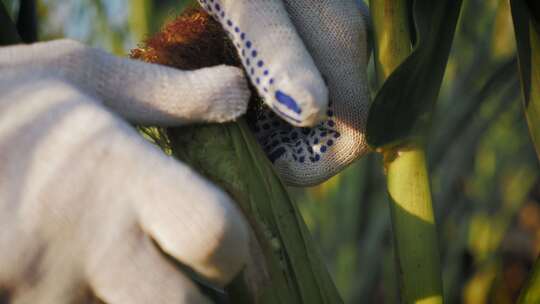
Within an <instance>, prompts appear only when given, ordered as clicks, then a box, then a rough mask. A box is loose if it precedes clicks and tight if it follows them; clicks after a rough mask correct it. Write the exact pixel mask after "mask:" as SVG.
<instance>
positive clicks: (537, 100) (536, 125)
mask: <svg viewBox="0 0 540 304" xmlns="http://www.w3.org/2000/svg"><path fill="white" fill-rule="evenodd" d="M534 2H535V1H523V0H512V1H510V7H511V10H512V19H513V21H514V31H515V35H516V43H517V50H518V62H519V72H520V76H521V89H522V94H523V107H524V110H525V117H526V118H527V124H528V126H529V133H530V135H531V138H532V141H533V143H534V146H535V149H536V154H537V155H538V157H539V158H540V19H538V18H540V12H539V6H540V5H539V4H538V3H537V2H536V3H534Z"/></svg>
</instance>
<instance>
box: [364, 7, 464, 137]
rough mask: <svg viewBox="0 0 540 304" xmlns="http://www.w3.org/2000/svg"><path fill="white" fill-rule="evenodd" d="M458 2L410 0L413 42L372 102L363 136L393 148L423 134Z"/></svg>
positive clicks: (442, 69) (440, 76) (429, 114)
mask: <svg viewBox="0 0 540 304" xmlns="http://www.w3.org/2000/svg"><path fill="white" fill-rule="evenodd" d="M461 3H462V1H461V0H438V1H433V0H415V1H414V3H413V16H414V23H415V27H416V41H417V43H416V45H415V47H414V49H413V52H412V53H411V55H409V57H407V59H405V61H404V62H403V63H402V64H401V65H400V66H399V67H398V68H397V69H396V70H395V71H394V72H393V73H392V74H391V75H390V76H389V77H388V79H387V80H386V81H385V83H384V84H383V86H382V88H381V89H380V90H379V92H378V94H377V96H376V98H375V101H374V102H373V104H372V106H371V109H370V113H369V117H368V123H367V140H368V143H369V144H370V145H371V146H372V147H374V148H381V147H384V146H394V145H397V144H401V143H403V142H404V141H406V140H409V139H412V138H415V137H417V136H419V135H421V134H422V133H423V132H425V129H426V126H427V125H428V124H429V122H430V118H431V112H432V108H433V106H434V104H435V101H436V99H437V96H438V94H439V89H440V85H441V82H442V79H443V75H444V71H445V68H446V62H447V60H448V55H449V53H450V47H451V45H452V40H453V36H454V31H455V28H456V23H457V20H458V16H459V12H460V8H461Z"/></svg>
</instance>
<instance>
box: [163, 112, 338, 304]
mask: <svg viewBox="0 0 540 304" xmlns="http://www.w3.org/2000/svg"><path fill="white" fill-rule="evenodd" d="M169 139H170V142H171V147H172V151H173V154H174V155H175V156H176V157H178V158H179V159H180V160H182V161H184V162H186V163H188V164H189V165H190V166H192V167H193V168H194V169H195V170H197V171H198V172H199V173H201V174H202V175H204V176H205V177H207V178H208V179H210V180H212V181H213V182H214V183H216V184H217V185H218V186H219V187H221V188H222V189H224V190H225V191H227V192H228V193H229V194H230V195H231V197H232V198H233V199H234V200H235V201H236V202H237V204H238V206H239V207H240V208H241V209H242V211H243V213H244V215H245V216H246V218H247V219H248V221H249V223H250V224H251V228H252V231H253V237H252V241H253V244H252V246H250V247H251V257H252V258H254V260H252V261H251V262H250V265H248V268H247V269H246V270H245V271H244V273H243V275H242V277H241V278H239V279H237V280H236V281H235V283H234V284H233V286H232V287H231V288H230V289H229V291H230V294H231V301H232V302H233V303H268V304H270V303H272V304H275V303H283V304H293V303H309V304H316V303H332V304H334V303H342V302H343V301H342V300H341V299H340V297H339V294H338V292H337V289H336V287H335V285H334V283H333V282H332V280H331V278H330V275H329V273H328V271H327V270H326V267H325V265H324V263H323V261H322V259H321V256H320V254H319V252H318V249H317V248H316V246H315V245H314V243H313V240H312V239H311V236H310V234H309V231H308V230H307V227H306V225H305V223H304V221H303V220H302V217H301V216H300V213H299V211H298V208H297V207H296V206H295V205H294V203H293V202H292V201H291V199H290V198H289V196H288V194H287V191H286V189H285V187H284V185H283V184H282V182H281V181H280V180H279V178H278V177H277V176H276V174H275V172H274V170H273V168H272V164H271V163H270V162H269V161H268V159H267V157H266V155H265V154H264V152H263V151H262V149H261V148H260V146H259V144H258V143H257V142H256V140H255V138H254V137H253V135H252V134H251V132H250V130H249V128H248V126H247V123H246V122H245V121H244V120H243V119H241V120H239V121H238V122H237V123H228V124H212V125H199V126H188V127H181V128H175V129H170V130H169Z"/></svg>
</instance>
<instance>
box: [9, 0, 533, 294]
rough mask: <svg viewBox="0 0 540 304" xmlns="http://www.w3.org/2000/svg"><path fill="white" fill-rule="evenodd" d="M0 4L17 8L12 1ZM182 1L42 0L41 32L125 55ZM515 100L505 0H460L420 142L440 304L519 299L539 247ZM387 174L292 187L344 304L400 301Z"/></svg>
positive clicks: (365, 168) (528, 150)
mask: <svg viewBox="0 0 540 304" xmlns="http://www.w3.org/2000/svg"><path fill="white" fill-rule="evenodd" d="M0 1H2V2H3V3H4V4H5V5H6V7H7V8H8V9H9V10H10V12H11V13H12V14H13V16H16V14H17V10H18V1H17V0H0ZM190 2H192V1H182V0H131V1H130V0H69V1H66V0H38V17H39V28H38V30H39V39H40V40H50V39H55V38H60V37H70V38H74V39H77V40H80V41H83V42H86V43H87V44H89V45H92V46H96V47H100V48H103V49H106V50H108V51H110V52H113V53H115V54H117V55H122V56H123V55H126V54H128V53H129V50H130V49H131V48H133V47H135V46H136V45H137V44H138V43H139V42H140V41H141V40H143V39H144V38H145V37H148V36H149V35H151V33H153V32H155V31H157V30H159V28H160V26H161V25H162V24H163V23H164V22H166V21H167V20H170V19H172V18H174V17H175V16H177V15H178V14H180V13H181V11H182V10H183V9H185V8H186V7H188V6H189V5H192V3H191V4H190ZM372 70H373V69H372V68H370V74H371V75H370V76H371V77H370V79H372V80H374V79H375V77H373V71H372ZM375 86H376V84H375V83H372V87H373V88H374V90H375ZM521 102H522V101H521V95H520V91H519V76H518V72H517V63H516V58H515V43H514V34H513V27H512V22H511V17H510V12H509V8H508V1H506V0H502V1H499V0H465V1H464V5H463V9H462V14H461V18H460V21H459V25H458V29H457V31H456V38H455V40H454V45H453V49H452V52H451V55H450V61H449V64H448V67H447V70H446V74H445V79H444V82H443V87H442V90H441V94H440V98H439V101H438V104H437V111H436V112H437V114H436V118H435V120H434V123H433V126H432V129H431V130H430V133H431V136H430V143H429V149H428V156H429V166H430V168H429V169H430V171H431V176H432V187H433V195H434V201H435V212H436V217H437V223H438V230H439V243H440V248H441V253H442V263H443V280H444V293H445V299H446V302H447V303H471V304H472V303H474V304H476V303H513V302H515V299H516V297H517V295H518V294H519V290H520V288H521V287H522V285H523V283H524V281H525V280H526V278H527V274H528V271H529V270H530V268H531V266H532V263H533V262H534V260H535V258H536V256H537V254H538V252H539V251H540V179H539V177H540V174H539V170H538V169H539V167H538V160H537V158H536V155H535V153H534V150H533V147H532V144H531V141H530V139H529V135H528V131H527V126H526V124H525V120H524V116H523V111H522V105H521ZM383 175H384V172H383V168H382V160H381V159H380V157H379V156H378V155H375V154H372V155H369V156H367V157H364V158H363V159H361V160H359V161H357V162H356V163H355V164H353V165H352V166H351V167H349V168H348V169H347V170H345V171H344V172H342V173H341V174H339V175H338V176H336V177H334V178H332V179H331V180H329V181H328V182H326V183H324V184H322V185H320V186H317V187H313V188H309V189H290V190H291V191H290V192H291V194H292V195H293V197H294V200H295V201H296V202H297V203H298V205H299V206H300V208H301V211H302V214H303V216H304V219H305V221H306V222H307V224H308V226H309V228H310V229H311V232H312V235H313V237H314V238H315V240H316V242H317V243H318V244H319V246H320V248H321V251H322V253H323V255H324V257H325V258H326V263H327V266H328V268H329V269H330V272H331V273H332V276H333V278H334V281H335V282H336V284H337V286H338V289H339V290H340V292H341V295H342V296H343V298H344V299H345V301H346V303H398V301H399V300H398V293H397V291H398V286H397V285H396V278H395V265H394V253H393V249H392V232H391V227H390V225H389V224H390V221H389V212H388V206H387V204H388V203H387V197H386V187H385V184H384V183H385V180H384V176H383Z"/></svg>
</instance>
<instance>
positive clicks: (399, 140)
mask: <svg viewBox="0 0 540 304" xmlns="http://www.w3.org/2000/svg"><path fill="white" fill-rule="evenodd" d="M370 3H371V6H370V10H371V15H372V16H373V24H374V36H375V41H376V47H375V63H376V71H377V75H378V79H379V81H380V82H382V81H384V84H383V86H382V88H381V89H380V90H379V92H378V94H377V97H376V98H375V101H374V103H373V105H372V108H371V109H370V116H369V118H368V126H367V136H368V142H369V143H370V144H371V145H372V146H373V147H375V148H377V151H379V152H381V153H382V154H383V156H384V167H385V171H386V174H387V188H388V194H389V203H390V212H391V220H392V230H393V237H394V249H395V253H396V260H397V266H398V270H397V274H398V279H399V283H400V292H401V299H402V302H403V303H442V302H443V292H442V280H441V266H440V256H439V249H438V241H437V230H436V224H435V218H434V212H433V207H432V198H431V191H430V183H429V176H428V170H427V165H426V156H425V154H426V152H425V149H426V147H425V138H426V135H427V133H426V130H427V129H428V127H429V122H430V119H431V113H432V109H433V105H434V103H435V100H436V99H437V95H438V91H439V88H440V84H441V82H442V76H443V73H444V69H445V67H446V61H447V59H448V54H449V50H450V45H451V41H452V37H453V33H454V30H455V24H456V22H457V16H458V14H459V9H460V5H461V2H460V1H436V3H433V2H431V1H423V0H416V1H406V0H397V1H375V0H373V1H371V2H370ZM411 4H412V5H411ZM410 13H413V14H410ZM411 15H412V16H414V24H415V28H416V32H411V31H410V30H411V29H410V28H409V24H410V21H409V16H411ZM411 34H414V36H413V35H411ZM411 40H415V41H416V44H415V46H414V49H411Z"/></svg>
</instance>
